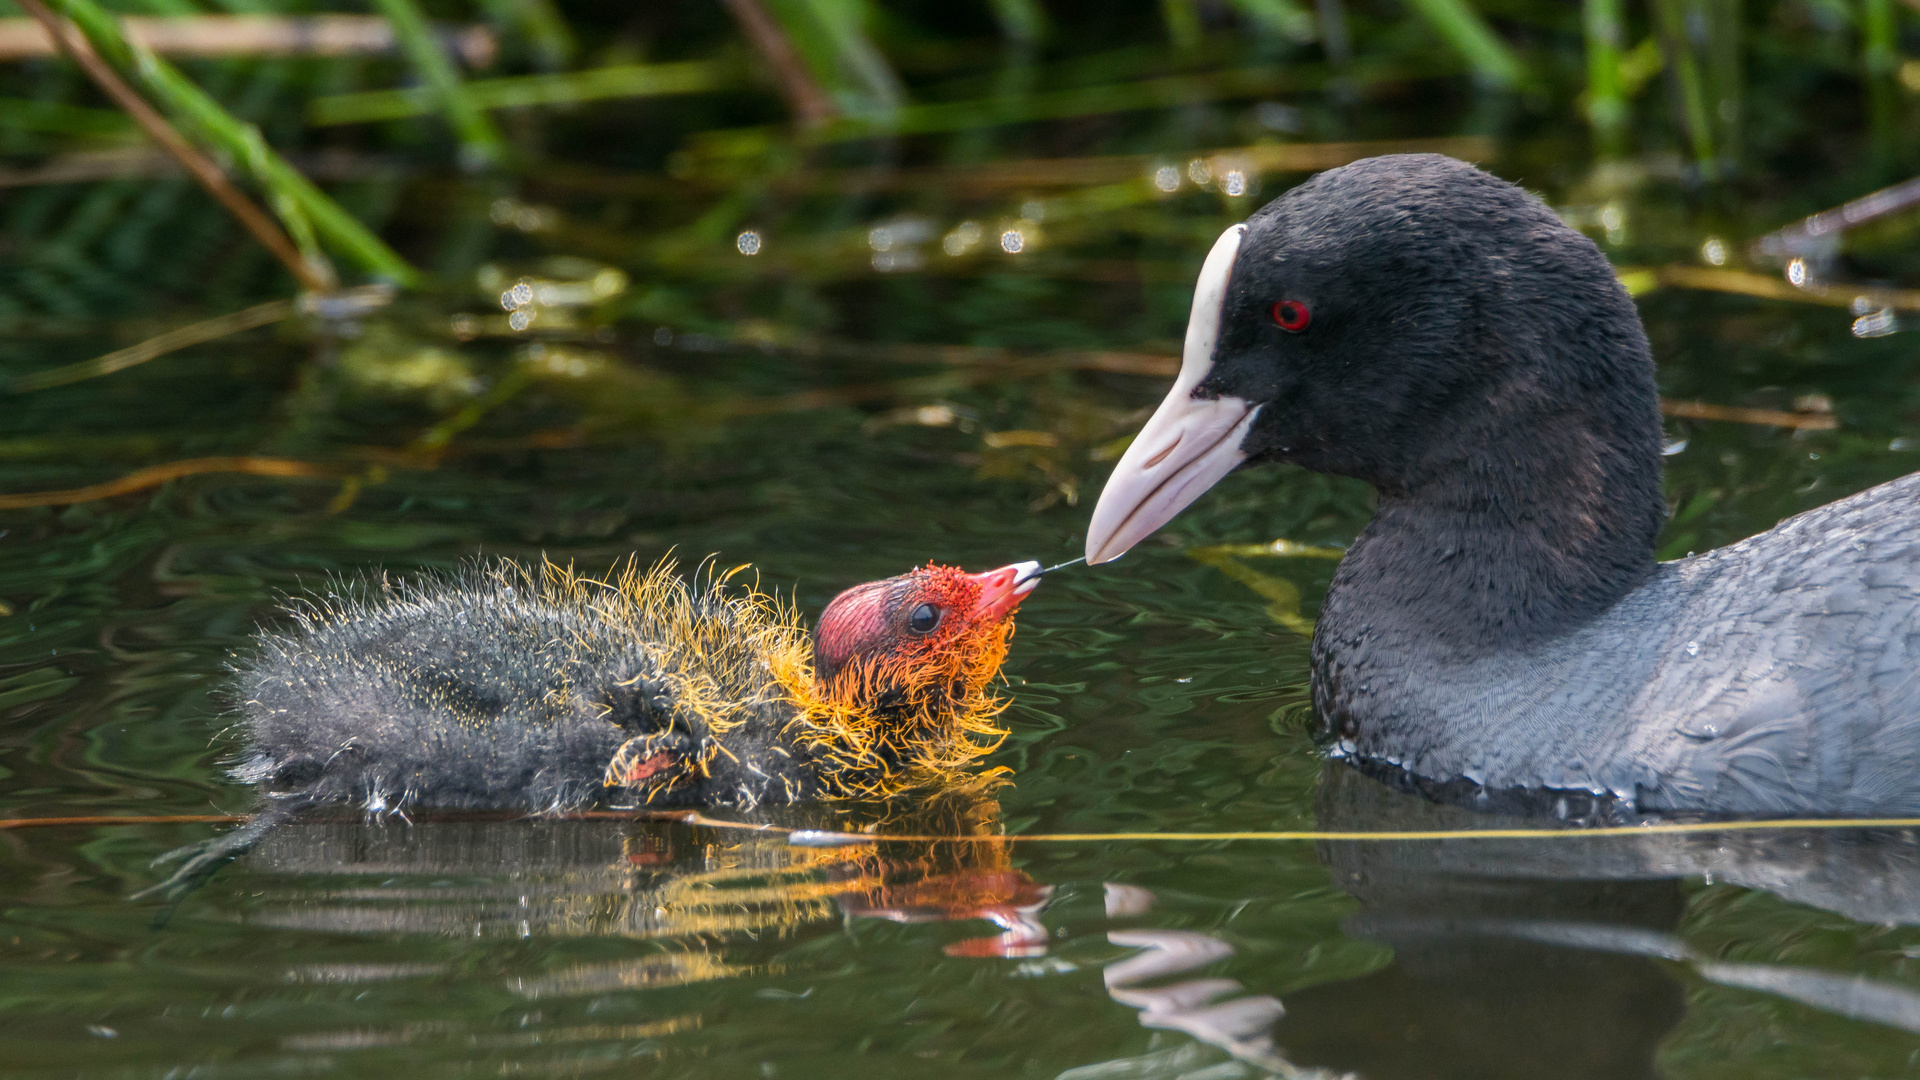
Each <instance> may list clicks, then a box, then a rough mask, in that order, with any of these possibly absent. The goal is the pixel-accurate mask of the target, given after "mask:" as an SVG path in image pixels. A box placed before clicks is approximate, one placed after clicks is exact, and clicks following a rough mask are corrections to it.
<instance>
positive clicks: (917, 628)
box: [907, 604, 940, 634]
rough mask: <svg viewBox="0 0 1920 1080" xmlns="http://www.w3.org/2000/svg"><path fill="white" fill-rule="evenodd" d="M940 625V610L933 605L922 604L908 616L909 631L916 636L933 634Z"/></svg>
mask: <svg viewBox="0 0 1920 1080" xmlns="http://www.w3.org/2000/svg"><path fill="white" fill-rule="evenodd" d="M939 625H940V609H939V608H937V607H935V606H933V605H932V604H921V605H920V606H919V607H917V608H914V609H913V614H911V615H908V616H907V629H909V630H911V631H913V632H914V633H916V634H931V633H933V628H934V627H936V626H939Z"/></svg>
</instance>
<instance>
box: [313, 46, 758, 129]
mask: <svg viewBox="0 0 1920 1080" xmlns="http://www.w3.org/2000/svg"><path fill="white" fill-rule="evenodd" d="M734 83H735V79H734V78H733V72H732V70H731V69H730V68H729V67H728V66H727V65H724V64H719V63H712V62H708V61H700V60H694V61H686V62H684V63H675V64H621V65H617V66H611V67H603V68H594V69H591V70H588V71H575V72H569V73H567V74H564V75H520V76H514V77H510V78H504V79H476V80H474V81H472V82H469V83H467V84H465V86H464V87H463V88H462V89H463V96H464V97H465V98H466V100H467V101H468V102H469V103H471V104H472V105H473V106H474V107H476V108H480V109H513V108H521V107H525V106H528V105H573V104H577V103H579V102H583V101H600V100H604V99H607V98H623V97H662V96H666V95H669V94H698V93H704V92H706V91H709V90H719V89H723V88H725V87H728V86H731V85H734ZM435 104H436V102H435V97H434V94H433V91H432V90H430V89H428V88H426V87H413V88H410V89H406V90H374V91H368V92H364V93H355V94H335V95H332V96H330V97H322V98H315V99H314V100H313V102H312V104H310V105H309V106H308V111H307V117H308V119H309V121H311V122H312V123H314V124H318V125H322V126H324V125H329V124H359V123H366V122H368V121H374V120H398V119H401V118H403V117H408V116H419V115H421V114H423V113H427V112H431V111H432V110H433V108H434V107H435Z"/></svg>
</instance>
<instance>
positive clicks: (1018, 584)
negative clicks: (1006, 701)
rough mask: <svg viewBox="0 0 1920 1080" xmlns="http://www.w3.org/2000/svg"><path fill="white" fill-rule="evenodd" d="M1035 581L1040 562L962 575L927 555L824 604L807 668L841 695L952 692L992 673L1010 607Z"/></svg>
mask: <svg viewBox="0 0 1920 1080" xmlns="http://www.w3.org/2000/svg"><path fill="white" fill-rule="evenodd" d="M1038 584H1040V564H1039V563H1035V562H1023V563H1014V564H1013V565H1011V566H1003V567H1001V568H1000V569H998V570H988V571H986V572H985V573H980V574H969V573H966V572H965V571H963V570H960V569H958V568H955V567H951V566H936V565H934V564H932V563H929V564H927V565H926V566H924V567H921V568H920V569H917V570H914V571H911V572H909V573H905V574H902V575H900V576H899V577H892V578H887V579H886V580H885V581H869V582H867V583H866V584H864V585H855V586H854V587H853V588H851V589H848V590H847V591H846V592H843V593H841V594H840V595H839V596H836V597H834V599H833V602H832V603H831V604H828V605H827V610H826V611H825V612H823V613H822V614H821V616H820V627H819V630H818V631H817V632H816V633H815V634H814V645H813V656H814V676H815V678H816V679H818V680H819V682H820V685H821V688H822V689H823V690H825V691H826V693H827V695H828V696H829V697H831V698H833V699H835V700H839V701H841V702H844V703H846V704H867V705H873V704H879V703H880V699H881V698H883V697H887V696H906V697H917V696H919V695H921V694H923V693H926V692H929V691H939V692H944V693H947V694H949V695H951V696H953V697H956V698H957V697H961V696H964V695H966V694H969V693H975V692H978V691H979V690H980V689H981V688H982V687H984V686H985V685H986V684H987V682H988V681H990V680H991V679H992V678H993V677H994V675H996V674H998V673H999V670H1000V664H1001V662H1002V661H1003V660H1005V659H1006V654H1007V638H1008V637H1009V636H1011V635H1012V633H1013V611H1014V609H1015V608H1017V607H1019V606H1020V601H1022V600H1024V599H1026V598H1027V594H1028V593H1031V592H1032V591H1033V589H1034V587H1035V586H1036V585H1038Z"/></svg>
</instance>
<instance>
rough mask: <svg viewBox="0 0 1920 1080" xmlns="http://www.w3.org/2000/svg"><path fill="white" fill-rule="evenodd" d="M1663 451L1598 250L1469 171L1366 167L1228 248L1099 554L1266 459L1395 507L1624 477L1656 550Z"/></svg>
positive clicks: (1100, 523) (1641, 350) (1106, 554)
mask: <svg viewBox="0 0 1920 1080" xmlns="http://www.w3.org/2000/svg"><path fill="white" fill-rule="evenodd" d="M1660 441H1661V439H1660V425H1659V417H1658V414H1657V398H1656V395H1655V390H1654V384H1653V365H1652V360H1651V357H1650V354H1649V352H1648V349H1647V343H1646V336H1645V334H1644V332H1643V331H1642V330H1641V327H1640V322H1639V317H1638V315H1637V313H1636V312H1635V310H1634V307H1633V303H1632V300H1631V298H1630V297H1629V296H1628V295H1627V293H1626V291H1625V290H1624V289H1623V288H1622V287H1621V286H1620V284H1619V282H1618V281H1617V279H1616V278H1615V277H1614V274H1613V271H1612V268H1611V267H1610V266H1609V265H1608V264H1607V261H1606V259H1605V257H1604V256H1602V255H1601V254H1600V251H1599V249H1598V248H1596V247H1595V246H1594V244H1593V243H1592V241H1590V240H1588V239H1587V238H1586V237H1584V236H1582V235H1581V234H1580V233H1578V232H1576V231H1574V230H1573V229H1571V228H1569V227H1567V226H1566V225H1565V224H1563V223H1562V222H1561V221H1560V220H1559V219H1558V218H1557V217H1555V216H1554V214H1553V212H1552V211H1551V210H1550V209H1548V208H1547V207H1546V206H1545V205H1544V204H1542V203H1541V202H1540V201H1539V200H1538V199H1536V198H1534V197H1533V196H1531V195H1529V194H1527V193H1526V192H1524V191H1522V190H1521V189H1519V188H1517V187H1515V186H1514V185H1512V184H1509V183H1507V182H1506V181H1504V180H1500V179H1498V178H1496V177H1493V176H1490V175H1488V174H1486V173H1484V172H1481V171H1480V170H1478V169H1476V168H1473V167H1472V166H1470V165H1466V164H1463V163H1461V162H1458V161H1455V160H1453V159H1451V158H1446V157H1440V156H1438V155H1431V154H1418V155H1398V156H1393V157H1382V158H1371V159H1368V160H1365V161H1360V162H1355V163H1354V164H1352V165H1348V166H1345V167H1343V168H1339V169H1334V170H1331V171H1329V172H1325V173H1322V174H1320V175H1319V176H1317V177H1315V178H1314V179H1312V180H1310V181H1308V182H1307V183H1305V184H1302V185H1301V186H1299V187H1297V188H1295V189H1293V190H1292V191H1290V192H1288V193H1287V194H1286V195H1284V196H1283V197H1281V198H1280V199H1277V200H1275V201H1274V202H1272V203H1270V204H1268V205H1267V206H1266V207H1264V208H1263V209H1261V210H1260V211H1259V212H1258V213H1256V214H1255V215H1254V216H1253V217H1251V218H1250V219H1248V220H1247V222H1246V223H1245V224H1244V225H1240V226H1235V227H1234V228H1233V229H1230V230H1228V232H1227V233H1226V234H1225V235H1223V236H1222V237H1221V238H1220V240H1219V242H1218V243H1217V244H1216V245H1215V247H1214V250H1213V252H1212V253H1211V254H1210V255H1209V256H1208V259H1207V262H1206V265H1205V267H1204V268H1203V269H1202V271H1201V275H1200V280H1199V282H1198V284H1197V287H1196V290H1195V295H1194V306H1193V316H1192V320H1191V322H1190V323H1189V324H1188V330H1187V342H1186V351H1185V355H1184V357H1183V362H1182V368H1181V373H1180V376H1179V378H1178V380H1177V381H1176V382H1175V384H1174V387H1173V390H1172V391H1171V392H1170V393H1169V394H1168V397H1167V400H1166V401H1165V402H1164V403H1163V404H1162V405H1161V407H1160V409H1159V411H1158V412H1156V414H1155V415H1154V417H1153V419H1152V420H1150V421H1149V422H1148V424H1147V426H1146V428H1145V429H1143V430H1142V432H1141V433H1140V436H1139V437H1138V438H1136V439H1135V440H1134V443H1133V445H1132V446H1131V447H1130V448H1129V449H1128V451H1127V453H1126V455H1125V456H1124V457H1123V459H1122V461H1121V463H1120V465H1119V467H1118V468H1117V469H1116V470H1115V472H1114V475H1113V477H1112V479H1110V480H1109V481H1108V483H1107V487H1106V490H1105V491H1104V492H1103V493H1102V495H1101V499H1100V504H1099V506H1098V507H1097V508H1096V509H1095V511H1094V519H1093V523H1092V526H1091V528H1090V529H1089V534H1088V543H1087V553H1088V558H1089V560H1090V561H1093V562H1102V561H1106V560H1109V559H1113V558H1117V557H1118V556H1119V555H1120V554H1122V553H1124V552H1125V551H1126V550H1127V549H1128V548H1129V547H1131V546H1132V545H1133V544H1134V543H1136V542H1138V541H1139V540H1140V539H1142V538H1144V537H1145V536H1147V535H1148V534H1150V533H1151V532H1153V530H1155V529H1157V528H1158V527H1159V526H1160V525H1162V524H1164V523H1165V522H1166V521H1167V520H1169V519H1170V518H1172V517H1173V515H1174V514H1176V513H1178V512H1179V510H1180V509H1182V508H1183V507H1185V506H1186V505H1187V504H1189V503H1190V502H1192V501H1193V500H1194V499H1195V498H1197V497H1198V496H1199V495H1200V494H1201V493H1202V492H1204V491H1206V490H1207V488H1208V487H1210V486H1211V485H1212V484H1213V483H1214V482H1215V481H1216V480H1218V479H1219V478H1220V477H1222V476H1224V475H1225V474H1226V473H1227V472H1229V471H1231V470H1233V469H1235V468H1237V467H1239V466H1241V465H1243V464H1255V463H1261V462H1273V461H1285V462H1292V463H1296V464H1299V465H1304V466H1306V467H1308V468H1311V469H1315V470H1317V471H1321V472H1329V473H1336V474H1340V475H1346V476H1354V477H1358V478H1360V479H1363V480H1366V481H1368V482H1370V483H1372V484H1374V485H1375V486H1376V487H1378V488H1380V490H1381V491H1382V493H1383V495H1401V494H1411V493H1414V492H1417V491H1420V490H1421V489H1423V488H1427V487H1429V486H1433V485H1443V486H1444V485H1448V484H1454V483H1456V482H1458V481H1460V480H1461V477H1462V475H1463V473H1480V474H1484V475H1485V476H1486V477H1491V478H1492V480H1491V482H1492V483H1493V484H1494V487H1495V488H1496V489H1500V490H1493V491H1485V492H1482V493H1481V495H1482V496H1483V497H1491V498H1494V499H1498V498H1500V497H1502V496H1503V495H1505V494H1507V493H1508V492H1507V491H1506V490H1504V488H1506V487H1511V488H1512V494H1514V495H1515V496H1516V497H1521V498H1524V497H1525V496H1524V493H1523V492H1521V491H1520V490H1519V489H1520V488H1521V487H1524V486H1525V485H1526V482H1527V481H1528V478H1529V477H1535V478H1537V477H1538V476H1539V475H1540V474H1541V473H1542V472H1543V471H1551V472H1553V473H1554V474H1556V475H1555V482H1556V483H1560V484H1562V485H1574V486H1578V485H1581V484H1586V485H1588V486H1589V487H1590V488H1591V489H1592V491H1593V492H1594V493H1595V495H1596V497H1599V493H1600V491H1601V489H1602V488H1607V487H1609V486H1610V485H1612V486H1617V485H1618V484H1619V483H1621V482H1629V483H1630V485H1631V486H1634V487H1636V488H1637V490H1636V492H1635V493H1634V494H1633V496H1632V501H1633V502H1635V503H1636V505H1635V506H1634V507H1633V508H1632V510H1631V513H1632V514H1633V515H1634V516H1635V518H1636V521H1635V523H1634V525H1633V526H1632V528H1633V529H1635V530H1637V531H1640V532H1644V533H1645V534H1646V538H1647V541H1648V542H1649V543H1650V542H1651V537H1652V532H1653V531H1654V530H1657V528H1658V526H1659V520H1660V516H1661V514H1662V513H1663V507H1662V506H1661V504H1660V498H1659V462H1660V458H1659V451H1660ZM1489 455H1492V458H1489ZM1615 494H1617V492H1615ZM1649 496H1650V497H1649ZM1642 518H1644V519H1645V520H1639V519H1642Z"/></svg>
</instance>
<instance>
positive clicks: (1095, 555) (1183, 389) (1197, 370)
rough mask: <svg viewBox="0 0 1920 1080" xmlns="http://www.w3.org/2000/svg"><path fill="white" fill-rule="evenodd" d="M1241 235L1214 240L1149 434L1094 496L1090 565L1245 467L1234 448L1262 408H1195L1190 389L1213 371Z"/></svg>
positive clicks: (1233, 402) (1227, 404) (1225, 400)
mask: <svg viewBox="0 0 1920 1080" xmlns="http://www.w3.org/2000/svg"><path fill="white" fill-rule="evenodd" d="M1246 230H1247V227H1246V226H1245V225H1235V226H1234V227H1233V228H1231V229H1228V230H1227V231H1226V232H1224V233H1222V234H1220V239H1218V240H1216V241H1214V243H1213V250H1212V251H1210V252H1208V253H1207V261H1206V262H1205V263H1204V264H1202V265H1201V267H1200V280H1199V281H1198V282H1197V283H1195V285H1194V289H1193V311H1192V313H1191V314H1190V315H1189V316H1188V317H1187V341H1186V346H1185V348H1183V349H1182V350H1181V356H1180V376H1179V378H1177V379H1175V380H1174V381H1173V388H1172V389H1171V390H1168V391H1167V399H1166V400H1165V401H1162V402H1161V403H1160V407H1159V408H1158V409H1156V410H1154V413H1153V416H1152V417H1151V418H1150V419H1148V421H1147V426H1146V427H1143V428H1141V429H1140V434H1138V435H1136V436H1134V439H1133V443H1132V445H1130V446H1128V447H1127V452H1126V453H1125V454H1124V455H1122V456H1121V458H1120V464H1119V465H1118V466H1117V467H1115V468H1114V470H1113V475H1112V476H1110V477H1108V478H1107V486H1106V487H1105V488H1104V489H1102V490H1101V492H1100V502H1099V504H1098V505H1096V506H1095V507H1094V508H1093V520H1092V521H1091V522H1090V523H1089V524H1088V525H1087V562H1089V563H1103V562H1112V561H1113V560H1114V559H1117V558H1119V557H1120V556H1122V555H1125V554H1126V553H1127V550H1128V549H1129V548H1131V547H1133V545H1135V544H1137V543H1139V542H1140V541H1142V540H1144V539H1146V538H1147V537H1148V536H1150V535H1152V534H1153V531H1154V530H1155V529H1158V528H1159V527H1160V526H1162V525H1165V524H1166V523H1167V522H1169V521H1171V520H1173V516H1174V515H1175V514H1178V513H1179V512H1180V511H1182V510H1184V509H1186V508H1187V505H1188V504H1189V503H1191V502H1193V500H1195V499H1197V498H1199V497H1200V496H1201V494H1202V493H1204V492H1205V491H1206V490H1207V489H1208V488H1210V487H1212V486H1213V485H1214V484H1215V483H1216V482H1217V481H1218V480H1219V479H1220V478H1221V477H1223V476H1225V475H1227V474H1228V473H1229V472H1232V471H1233V469H1234V467H1235V466H1237V465H1239V464H1240V463H1241V462H1243V461H1245V460H1246V459H1247V455H1246V453H1245V452H1243V451H1242V450H1241V449H1240V443H1241V442H1242V441H1243V440H1244V439H1245V438H1246V435H1247V429H1248V428H1249V427H1251V426H1252V425H1253V418H1254V416H1255V415H1256V414H1258V413H1259V411H1260V407H1259V406H1258V405H1255V404H1253V403H1252V402H1249V401H1246V400H1244V399H1241V398H1236V397H1220V398H1211V399H1206V400H1201V399H1197V398H1195V397H1194V396H1193V389H1194V387H1196V386H1199V385H1200V383H1201V381H1202V380H1203V379H1205V378H1206V377H1207V374H1208V373H1209V372H1211V371H1212V370H1213V348H1214V345H1215V344H1216V343H1218V342H1219V340H1220V315H1221V309H1222V308H1223V307H1224V306H1225V304H1226V299H1227V285H1228V282H1229V280H1230V279H1231V278H1232V276H1233V260H1234V258H1235V256H1237V255H1238V254H1239V253H1240V238H1241V236H1242V235H1244V234H1245V233H1246Z"/></svg>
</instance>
